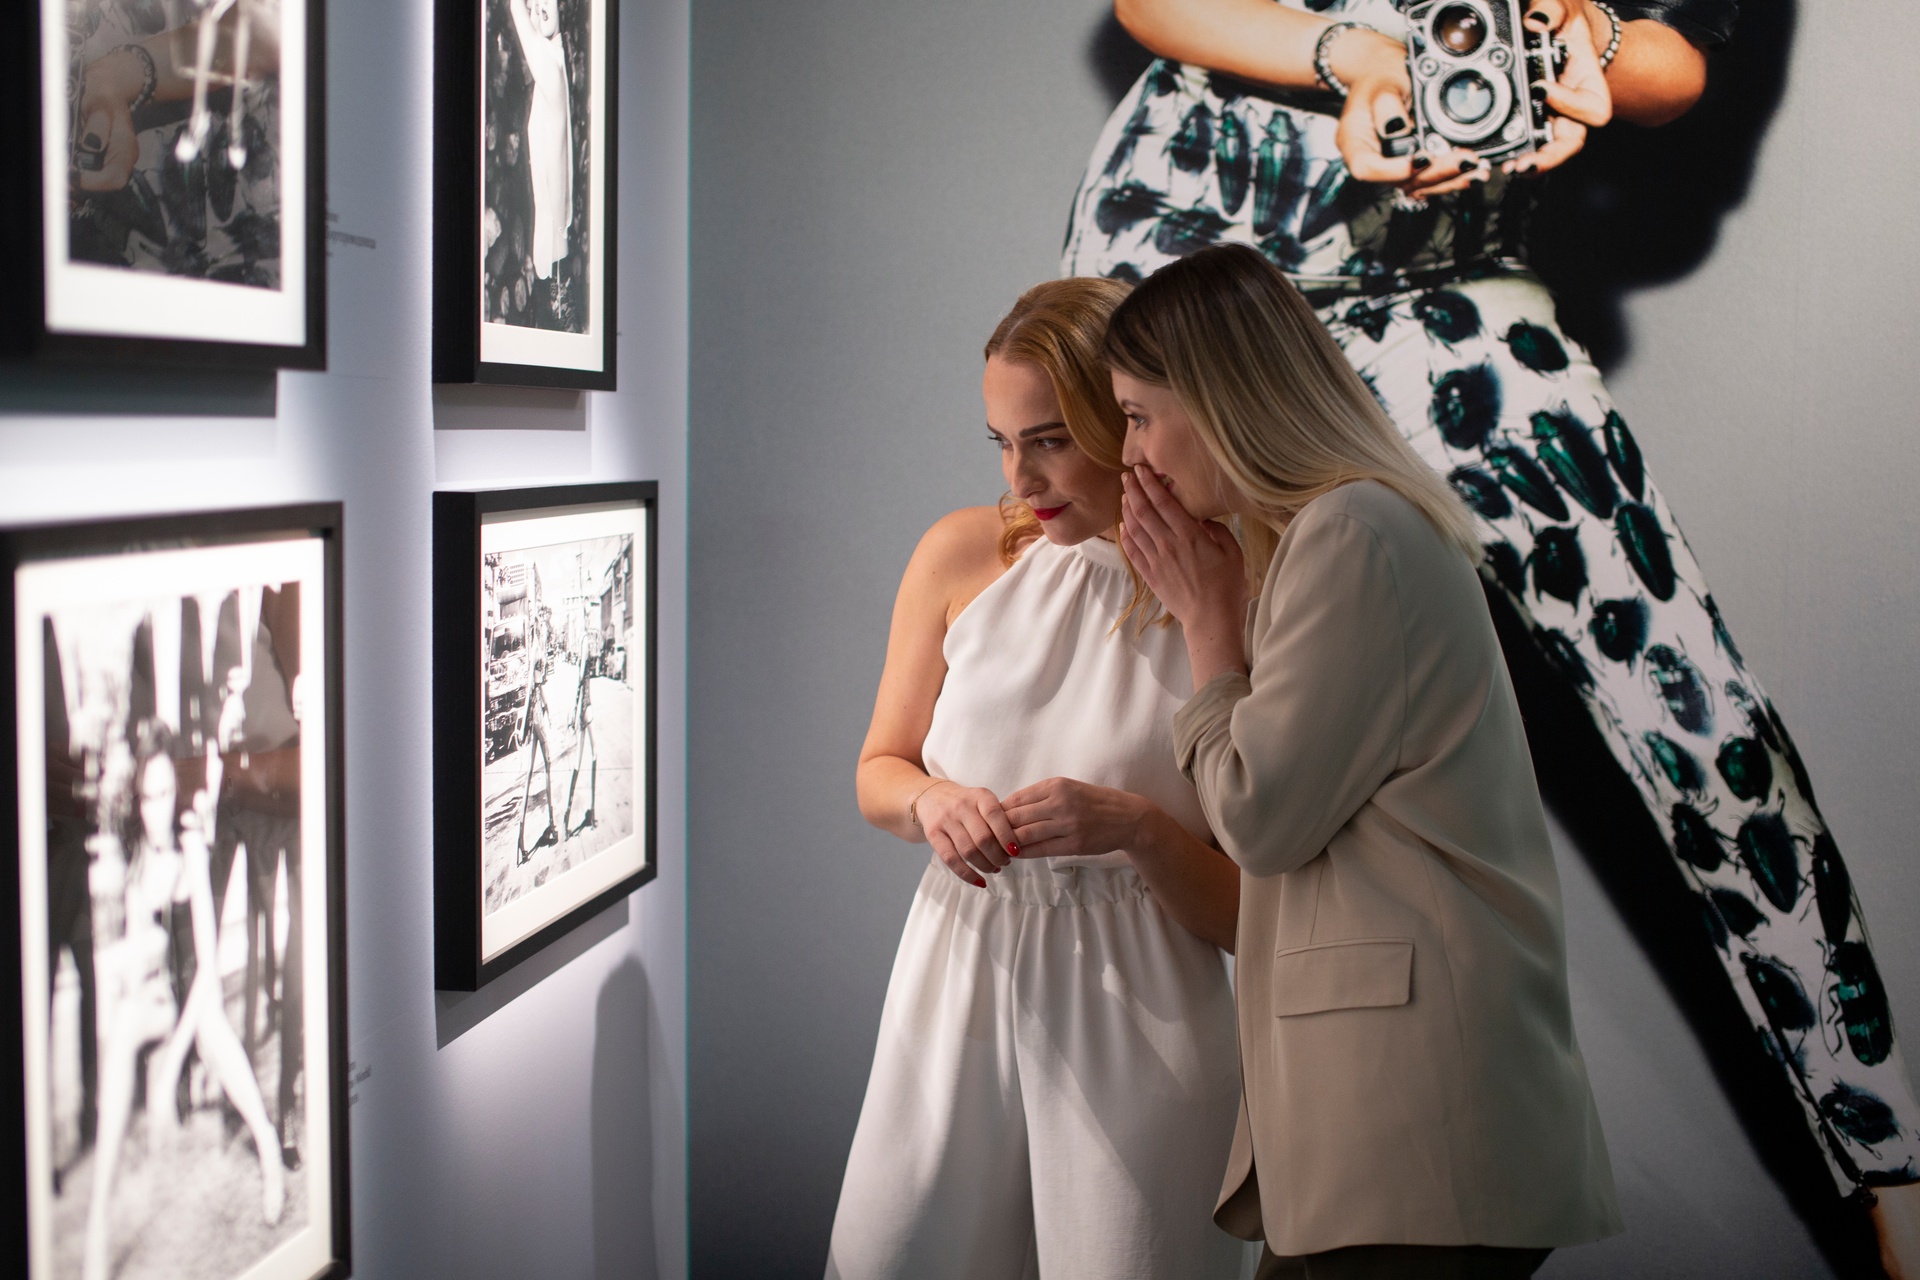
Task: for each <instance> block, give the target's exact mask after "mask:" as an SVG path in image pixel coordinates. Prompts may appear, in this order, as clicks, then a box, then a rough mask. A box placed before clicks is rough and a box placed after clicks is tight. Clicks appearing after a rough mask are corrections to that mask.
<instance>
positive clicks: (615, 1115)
mask: <svg viewBox="0 0 1920 1280" xmlns="http://www.w3.org/2000/svg"><path fill="white" fill-rule="evenodd" d="M653 1016H654V1015H653V992H652V990H651V988H650V987H649V986H648V984H647V971H646V970H645V969H643V968H641V967H640V962H639V961H637V960H635V959H633V958H632V957H628V958H627V959H625V960H623V961H621V962H620V964H619V965H618V966H617V967H616V968H615V969H614V970H613V972H612V973H609V974H608V975H607V980H606V982H604V983H603V984H601V987H600V999H599V1002H598V1004H597V1005H596V1006H595V1010H594V1040H593V1103H592V1113H591V1114H592V1116H593V1274H594V1277H595V1280H652V1278H653V1277H656V1276H658V1275H659V1274H660V1250H659V1246H658V1242H657V1240H656V1238H655V1232H654V1224H653V1099H652V1095H651V1092H650V1090H649V1088H648V1083H649V1082H650V1081H651V1080H653V1079H654V1072H653V1069H652V1063H651V1061H650V1049H651V1047H652V1034H651V1032H652V1027H653Z"/></svg>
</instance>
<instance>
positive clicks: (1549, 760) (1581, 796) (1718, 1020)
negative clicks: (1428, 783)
mask: <svg viewBox="0 0 1920 1280" xmlns="http://www.w3.org/2000/svg"><path fill="white" fill-rule="evenodd" d="M1487 602H1488V605H1489V607H1490V608H1491V610H1492V613H1493V620H1494V624H1495V627H1496V628H1497V629H1498V631H1499V633H1500V647H1501V648H1502V649H1503V650H1504V651H1505V652H1506V657H1507V669H1508V671H1509V672H1511V673H1512V676H1513V685H1514V692H1515V693H1516V694H1517V695H1518V696H1519V699H1520V710H1521V714H1522V715H1523V716H1524V717H1525V719H1526V725H1527V742H1528V745H1529V746H1530V747H1531V749H1532V754H1533V767H1534V771H1535V773H1537V774H1538V776H1539V779H1540V794H1541V796H1542V797H1543V798H1544V799H1545V800H1546V802H1547V804H1548V806H1549V807H1550V808H1552V810H1553V811H1554V814H1555V816H1557V817H1558V818H1559V819H1560V821H1561V823H1562V825H1563V826H1564V827H1565V828H1566V830H1567V832H1568V834H1569V835H1571V836H1572V837H1573V838H1574V841H1575V843H1576V844H1577V845H1578V846H1579V848H1580V851H1581V855H1582V857H1583V858H1584V859H1585V860H1586V863H1587V865H1588V866H1589V867H1590V868H1592V870H1593V874H1594V878H1595V879H1596V880H1598V881H1599V882H1600V885H1601V887H1602V889H1604V890H1605V892H1606V895H1607V898H1608V901H1610V902H1611V903H1612V904H1613V908H1614V910H1615V911H1617V912H1619V914H1620V918H1621V920H1622V921H1624V922H1625V924H1626V926H1627V929H1628V931H1629V932H1630V933H1631V934H1632V935H1633V938H1634V941H1635V943H1637V944H1638V945H1639V947H1640V949H1641V950H1642V951H1644V952H1645V953H1646V955H1647V958H1648V959H1649V960H1651V961H1652V962H1653V967H1654V969H1655V971H1656V972H1658V973H1659V975H1660V979H1661V982H1662V983H1663V984H1664V985H1665V986H1666V988H1667V991H1668V993H1669V994H1670V995H1671V996H1672V997H1673V1000H1674V1003H1675V1004H1676V1005H1677V1006H1678V1007H1679V1009H1680V1012H1681V1015H1682V1016H1683V1017H1685V1018H1686V1020H1687V1024H1688V1025H1689V1026H1690V1027H1692V1028H1693V1031H1694V1034H1695V1035H1696V1036H1698V1037H1699V1041H1700V1046H1701V1049H1702V1050H1703V1052H1704V1053H1705V1054H1706V1057H1707V1061H1708V1063H1709V1064H1710V1065H1711V1067H1712V1069H1713V1074H1714V1078H1715V1080H1716V1082H1717V1083H1718V1084H1719V1086H1720V1088H1721V1091H1722V1092H1723V1093H1725V1094H1726V1096H1727V1100H1728V1102H1729V1103H1730V1104H1731V1105H1732V1107H1733V1111H1734V1114H1735V1115H1736V1116H1737V1117H1738V1118H1739V1121H1740V1126H1741V1128H1742V1129H1743V1130H1744V1131H1745V1133H1746V1136H1747V1139H1748V1141H1750V1142H1751V1143H1752V1144H1753V1149H1754V1153H1755V1154H1756V1155H1757V1156H1758V1157H1759V1159H1760V1163H1761V1165H1762V1166H1763V1167H1765V1169H1766V1170H1767V1173H1768V1174H1769V1175H1770V1176H1771V1177H1772V1178H1773V1180H1774V1181H1775V1182H1776V1183H1778V1184H1779V1186H1780V1189H1781V1190H1782V1192H1784V1193H1785V1195H1786V1197H1787V1201H1788V1203H1790V1204H1791V1205H1792V1206H1793V1208H1794V1211H1795V1212H1796V1213H1797V1214H1798V1215H1799V1216H1800V1219H1801V1220H1802V1221H1803V1222H1804V1223H1806V1226H1807V1230H1808V1233H1809V1234H1810V1235H1811V1236H1812V1237H1813V1240H1814V1243H1815V1244H1816V1245H1817V1246H1818V1247H1819V1249H1820V1252H1821V1253H1822V1254H1823V1255H1825V1257H1826V1259H1827V1262H1828V1264H1829V1265H1831V1266H1832V1268H1833V1270H1834V1273H1835V1274H1836V1275H1842V1276H1878V1275H1880V1274H1881V1271H1880V1262H1879V1251H1878V1246H1877V1245H1876V1243H1875V1241H1874V1238H1873V1232H1872V1227H1871V1225H1870V1223H1869V1221H1868V1218H1867V1215H1866V1211H1865V1210H1864V1209H1861V1208H1859V1207H1858V1206H1856V1205H1855V1204H1853V1203H1852V1202H1851V1201H1847V1200H1843V1199H1841V1198H1840V1197H1839V1196H1838V1195H1836V1194H1835V1192H1834V1186H1833V1179H1832V1178H1831V1177H1830V1176H1829V1175H1828V1173H1827V1166H1826V1162H1825V1159H1824V1157H1822V1155H1821V1153H1820V1150H1819V1148H1818V1147H1817V1146H1816V1145H1815V1140H1814V1137H1813V1135H1812V1133H1811V1132H1810V1131H1809V1130H1808V1128H1807V1123H1806V1119H1805V1116H1804V1114H1803V1113H1802V1112H1801V1110H1800V1105H1799V1103H1798V1102H1796V1101H1795V1098H1794V1091H1793V1085H1792V1083H1791V1082H1790V1081H1789V1079H1788V1077H1787V1074H1786V1072H1785V1070H1784V1069H1783V1068H1782V1067H1781V1065H1780V1063H1779V1061H1778V1060H1777V1059H1776V1058H1775V1057H1774V1056H1773V1055H1772V1054H1770V1053H1768V1052H1767V1050H1766V1048H1765V1046H1764V1044H1763V1043H1762V1041H1761V1039H1760V1037H1759V1036H1758V1035H1756V1034H1755V1032H1754V1028H1753V1024H1752V1023H1751V1022H1749V1021H1748V1019H1747V1015H1746V1011H1745V1010H1744V1009H1743V1008H1741V1005H1740V1001H1739V997H1738V996H1736V995H1735V994H1734V990H1733V987H1732V986H1731V985H1729V984H1728V982H1727V976H1726V970H1725V969H1724V968H1723V967H1722V966H1721V962H1720V957H1719V956H1718V954H1716V952H1715V950H1714V945H1713V941H1712V939H1711V938H1709V937H1708V935H1707V930H1706V927H1705V924H1704V923H1703V917H1702V914H1701V910H1700V899H1699V897H1698V896H1697V895H1696V894H1695V893H1694V891H1693V890H1692V888H1691V887H1689V886H1688V884H1687V882H1686V880H1685V878H1684V877H1683V876H1682V875H1681V873H1680V868H1679V866H1678V864H1677V863H1675V861H1674V859H1673V856H1672V855H1671V854H1670V853H1669V852H1668V851H1667V846H1666V842H1665V839H1664V837H1663V836H1662V835H1661V832H1660V830H1659V828H1658V827H1656V826H1655V825H1654V820H1653V818H1652V817H1651V816H1650V815H1649V814H1648V812H1647V808H1646V805H1645V804H1644V803H1643V802H1642V801H1641V799H1640V795H1639V792H1637V791H1636V790H1635V789H1634V786H1633V783H1632V781H1631V780H1630V779H1629V778H1628V777H1627V775H1626V774H1625V773H1624V772H1623V771H1622V770H1621V768H1620V766H1619V764H1618V763H1617V762H1616V761H1615V760H1614V758H1613V755H1612V753H1611V752H1610V751H1608V749H1607V745H1606V743H1605V741H1604V740H1602V738H1601V737H1600V733H1599V730H1597V729H1596V728H1595V727H1594V724H1593V718H1592V717H1591V716H1590V715H1588V714H1587V711H1586V709H1585V707H1583V706H1582V705H1581V703H1580V700H1579V698H1578V696H1577V695H1576V694H1575V693H1574V691H1573V689H1572V688H1571V686H1569V685H1568V684H1567V682H1566V681H1565V680H1563V679H1561V678H1559V677H1557V676H1556V675H1555V674H1554V673H1553V672H1552V671H1551V670H1549V669H1548V667H1547V665H1546V661H1545V659H1544V658H1542V657H1541V656H1540V650H1539V648H1538V646H1536V645H1535V644H1533V643H1532V641H1531V639H1530V637H1529V635H1528V632H1527V629H1526V627H1525V625H1524V624H1523V623H1522V622H1521V621H1520V620H1519V618H1518V617H1517V616H1516V615H1515V614H1514V612H1513V608H1512V606H1511V605H1510V604H1508V603H1507V601H1506V600H1505V599H1504V598H1502V597H1500V596H1497V595H1496V594H1495V593H1493V592H1488V593H1487Z"/></svg>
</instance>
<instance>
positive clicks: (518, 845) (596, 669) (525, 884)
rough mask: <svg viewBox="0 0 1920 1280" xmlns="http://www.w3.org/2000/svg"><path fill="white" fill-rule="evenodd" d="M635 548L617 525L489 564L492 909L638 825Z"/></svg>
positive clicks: (484, 868)
mask: <svg viewBox="0 0 1920 1280" xmlns="http://www.w3.org/2000/svg"><path fill="white" fill-rule="evenodd" d="M633 552H634V537H633V535H632V534H630V533H623V534H616V535H611V536H606V537H597V538H586V539H580V540H577V541H570V542H561V543H556V544H552V545H548V546H539V547H528V548H523V549H519V550H513V551H494V552H488V553H486V554H485V555H483V556H482V558H481V606H480V607H481V629H482V637H483V644H484V649H483V654H484V668H485V669H484V675H483V679H482V708H481V716H482V724H481V728H482V749H481V754H482V767H481V822H482V835H481V842H482V845H481V878H482V879H481V883H482V896H483V905H482V911H483V913H484V914H485V915H492V914H493V913H494V912H496V911H498V910H500V909H501V908H502V907H504V906H506V905H507V904H509V903H511V902H513V901H515V900H516V899H518V898H521V897H524V896H525V895H526V894H528V893H530V892H532V891H533V890H535V889H537V888H539V887H540V886H541V885H544V884H546V883H548V882H549V881H551V880H553V879H555V878H557V877H559V876H560V875H562V874H563V873H565V872H566V871H568V870H569V869H571V868H574V867H577V866H579V865H581V864H582V863H584V862H586V861H587V860H588V859H589V858H592V857H593V856H594V855H596V854H598V853H600V852H602V851H603V850H606V849H608V848H611V847H612V846H614V845H616V844H618V843H620V842H622V841H625V840H627V839H628V838H629V837H631V836H632V835H633V833H634V800H635V772H634V765H635V761H634V733H633V726H634V719H633V717H634V700H635V692H634V691H635V687H636V676H637V674H638V664H639V655H638V654H637V653H635V651H634V644H635V641H636V639H637V638H638V637H636V635H635V630H634V628H635V622H636V614H635V602H634V596H633V592H634V578H633ZM629 654H634V659H635V660H634V662H632V663H630V662H629V661H628V655H629Z"/></svg>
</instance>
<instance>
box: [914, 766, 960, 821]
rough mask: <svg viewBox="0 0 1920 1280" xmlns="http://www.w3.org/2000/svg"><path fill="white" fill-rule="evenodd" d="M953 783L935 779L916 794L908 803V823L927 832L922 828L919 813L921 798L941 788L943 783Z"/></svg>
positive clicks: (943, 779)
mask: <svg viewBox="0 0 1920 1280" xmlns="http://www.w3.org/2000/svg"><path fill="white" fill-rule="evenodd" d="M951 781H953V779H951V778H935V779H934V780H933V781H932V782H929V783H928V784H927V785H926V786H924V787H922V788H920V789H919V790H918V791H916V792H914V793H913V799H911V800H909V801H907V821H908V822H911V823H912V824H913V825H914V826H916V827H920V830H922V831H925V830H926V828H925V827H921V826H920V813H919V809H920V797H921V796H924V795H925V794H927V792H929V791H931V790H933V789H934V788H935V787H937V786H939V785H940V784H941V783H943V782H951Z"/></svg>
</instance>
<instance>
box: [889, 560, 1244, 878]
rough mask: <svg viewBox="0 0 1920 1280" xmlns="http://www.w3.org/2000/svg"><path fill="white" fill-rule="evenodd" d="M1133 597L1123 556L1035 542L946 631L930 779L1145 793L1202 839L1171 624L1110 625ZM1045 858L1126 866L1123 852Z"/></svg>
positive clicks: (1185, 680)
mask: <svg viewBox="0 0 1920 1280" xmlns="http://www.w3.org/2000/svg"><path fill="white" fill-rule="evenodd" d="M1132 596H1133V579H1132V577H1131V576H1130V575H1129V574H1128V573H1127V567H1126V562H1125V561H1124V560H1123V559H1122V558H1121V555H1120V548H1119V547H1117V546H1115V545H1114V544H1113V543H1111V542H1108V541H1107V540H1105V539H1104V538H1089V539H1087V540H1086V541H1085V542H1082V543H1080V544H1078V545H1077V546H1072V547H1062V546H1056V545H1055V544H1053V543H1051V542H1049V541H1047V540H1046V538H1044V537H1041V538H1036V539H1035V540H1034V541H1033V542H1031V543H1029V544H1028V545H1027V547H1026V548H1025V549H1024V550H1023V551H1022V553H1021V555H1020V558H1019V559H1018V560H1016V561H1014V563H1013V566H1012V567H1011V568H1009V569H1008V570H1007V571H1006V572H1005V573H1004V574H1002V575H1001V576H1000V577H999V578H998V579H997V580H996V581H995V582H994V583H993V584H992V585H991V586H989V587H988V588H987V589H986V590H985V591H982V592H981V593H980V594H979V595H978V596H976V597H974V599H973V600H972V602H971V603H969V604H968V605H967V607H966V608H964V609H962V610H961V611H960V616H959V617H957V618H955V619H954V620H953V625H952V626H950V627H948V628H947V639H946V644H945V645H944V647H943V649H944V652H945V655H946V659H947V678H946V683H945V684H944V685H942V687H941V689H940V697H939V699H938V700H937V701H936V702H935V703H934V706H933V723H932V725H931V726H930V727H929V728H928V730H927V738H926V742H925V743H924V745H923V746H922V747H921V750H920V755H921V760H922V761H923V763H924V764H925V765H926V770H927V773H928V774H929V775H931V776H932V777H935V778H947V779H951V780H952V781H954V782H958V783H961V784H962V785H964V786H970V787H985V788H987V789H988V790H989V791H991V792H993V793H994V794H995V795H997V796H999V797H1000V798H1001V799H1003V800H1004V799H1005V798H1006V797H1007V796H1009V795H1011V794H1013V793H1014V792H1015V791H1018V790H1020V789H1021V788H1022V787H1025V786H1028V785H1030V784H1031V783H1035V782H1041V781H1044V780H1046V779H1047V778H1054V777H1062V778H1076V779H1078V780H1079V781H1081V782H1087V783H1092V784H1093V785H1095V786H1101V787H1113V788H1116V789H1118V790H1122V791H1131V792H1133V793H1135V794H1136V795H1141V796H1145V797H1146V798H1147V799H1149V800H1151V801H1153V802H1154V803H1155V804H1157V805H1159V806H1160V807H1161V808H1162V809H1164V810H1166V811H1167V813H1169V814H1170V815H1172V817H1173V819H1174V821H1176V822H1178V823H1179V824H1180V825H1181V826H1183V827H1185V828H1186V829H1187V830H1188V831H1190V832H1192V833H1193V835H1194V836H1196V837H1198V838H1199V839H1201V840H1206V839H1208V833H1207V822H1206V818H1205V816H1204V815H1203V814H1202V813H1201V810H1200V800H1199V797H1198V796H1196V795H1195V794H1194V790H1193V784H1192V783H1190V782H1188V781H1187V780H1186V778H1185V777H1184V776H1182V774H1181V773H1180V770H1179V769H1178V768H1177V767H1175V765H1174V755H1173V713H1174V712H1175V711H1176V710H1178V709H1179V708H1180V706H1181V705H1182V704H1183V703H1185V702H1186V701H1187V699H1188V698H1190V697H1191V696H1192V695H1193V674H1192V668H1191V667H1190V666H1189V665H1188V663H1187V646H1186V639H1185V637H1184V636H1183V635H1182V634H1181V631H1180V628H1179V625H1178V624H1175V625H1173V626H1164V627H1163V626H1159V625H1155V624H1149V625H1148V626H1147V627H1146V628H1145V629H1144V630H1140V631H1138V632H1137V633H1136V629H1135V627H1134V624H1133V622H1132V620H1129V621H1127V622H1126V623H1124V624H1123V625H1121V626H1120V627H1118V628H1116V627H1115V626H1114V625H1113V624H1114V620H1115V619H1116V618H1118V617H1119V616H1120V613H1121V611H1122V610H1124V609H1125V608H1126V607H1127V601H1128V600H1130V599H1131V598H1132ZM1046 861H1048V862H1052V863H1056V864H1059V863H1077V864H1080V865H1083V866H1084V865H1094V866H1101V865H1109V866H1125V865H1127V857H1126V855H1125V854H1124V853H1121V852H1118V851H1115V852H1113V853H1107V854H1100V855H1095V856H1090V857H1082V858H1054V859H1047V860H1046Z"/></svg>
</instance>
